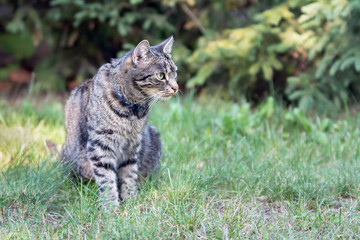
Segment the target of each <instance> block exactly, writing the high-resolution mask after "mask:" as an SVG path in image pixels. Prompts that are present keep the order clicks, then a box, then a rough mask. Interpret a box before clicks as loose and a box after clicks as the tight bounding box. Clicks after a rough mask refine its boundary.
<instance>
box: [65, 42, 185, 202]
mask: <svg viewBox="0 0 360 240" xmlns="http://www.w3.org/2000/svg"><path fill="white" fill-rule="evenodd" d="M173 42H174V39H173V37H170V38H168V39H167V40H165V41H164V42H162V43H161V44H159V45H156V46H152V47H150V45H149V42H148V41H147V40H143V41H141V42H140V43H139V44H138V45H137V47H136V48H135V49H134V50H132V51H129V52H128V53H126V54H125V55H124V56H122V57H121V58H120V59H113V60H112V61H111V63H107V64H104V65H103V66H101V67H100V69H99V71H98V72H97V74H96V75H95V76H94V77H93V78H92V79H90V80H87V81H85V82H83V83H82V84H80V85H79V86H78V87H77V88H75V89H74V90H73V91H72V93H71V95H70V97H69V99H68V101H67V103H66V107H65V119H66V122H65V125H66V139H65V143H64V145H63V147H62V150H61V159H62V161H63V162H64V163H65V164H66V165H68V166H69V167H70V168H71V169H72V171H73V172H74V173H75V174H76V175H77V176H79V177H81V178H82V179H83V180H85V181H87V180H94V181H95V182H96V184H97V185H98V187H99V192H100V195H102V196H103V197H104V199H105V201H106V203H107V204H113V205H115V206H118V205H119V200H126V199H128V198H130V197H132V196H134V195H135V194H136V192H137V187H136V182H137V178H138V174H140V175H141V176H143V177H146V176H148V175H149V174H151V172H153V171H154V170H156V169H157V168H159V159H160V156H161V141H160V134H159V132H158V131H157V130H156V128H155V127H154V126H150V125H147V119H148V116H149V110H150V108H151V106H152V105H153V103H154V102H155V101H157V100H158V99H168V98H170V97H171V96H173V95H175V94H176V93H177V92H178V84H177V83H176V80H177V74H176V71H177V67H176V65H175V63H174V62H173V60H172V58H171V54H170V53H171V49H172V45H173ZM119 193H120V196H119Z"/></svg>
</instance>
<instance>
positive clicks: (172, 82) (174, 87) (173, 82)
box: [169, 81, 179, 93]
mask: <svg viewBox="0 0 360 240" xmlns="http://www.w3.org/2000/svg"><path fill="white" fill-rule="evenodd" d="M169 85H170V87H171V89H172V90H173V91H174V93H177V91H178V90H179V85H178V84H177V83H176V82H175V81H171V82H170V84H169Z"/></svg>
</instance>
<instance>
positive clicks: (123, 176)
mask: <svg viewBox="0 0 360 240" xmlns="http://www.w3.org/2000/svg"><path fill="white" fill-rule="evenodd" d="M118 169H119V170H118V177H119V184H120V199H121V200H123V201H124V200H127V199H129V198H131V197H134V196H135V195H136V194H137V188H136V182H137V178H138V170H139V169H138V164H137V159H136V158H129V159H127V160H125V161H122V162H120V164H119V166H118Z"/></svg>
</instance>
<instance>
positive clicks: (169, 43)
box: [156, 36, 174, 54]
mask: <svg viewBox="0 0 360 240" xmlns="http://www.w3.org/2000/svg"><path fill="white" fill-rule="evenodd" d="M173 44H174V37H173V36H171V37H169V38H168V39H166V40H165V41H163V42H162V43H160V44H159V45H157V46H156V48H157V49H160V50H161V51H163V52H164V53H166V54H171V50H172V47H173Z"/></svg>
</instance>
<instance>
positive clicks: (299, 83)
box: [187, 0, 360, 111]
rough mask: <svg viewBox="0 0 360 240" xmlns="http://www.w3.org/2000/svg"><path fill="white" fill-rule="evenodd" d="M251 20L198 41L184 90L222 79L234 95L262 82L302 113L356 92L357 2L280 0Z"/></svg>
mask: <svg viewBox="0 0 360 240" xmlns="http://www.w3.org/2000/svg"><path fill="white" fill-rule="evenodd" d="M254 8H256V6H254ZM252 19H253V21H254V23H249V24H247V25H246V26H243V27H240V28H230V29H227V30H224V31H222V32H221V34H220V35H216V36H213V35H209V36H206V35H205V36H204V37H203V38H202V39H201V40H200V41H199V45H198V48H197V50H196V51H195V52H194V53H193V55H192V56H191V58H190V61H191V62H192V63H194V64H196V65H198V66H199V68H198V71H197V72H196V74H195V76H194V77H193V78H191V79H190V80H189V82H188V84H187V86H188V87H195V86H199V85H203V84H204V83H205V82H207V83H211V82H212V81H213V82H217V79H219V78H221V79H222V83H223V85H225V86H227V88H228V92H229V93H230V94H232V95H233V96H238V95H239V91H243V92H244V91H249V90H250V91H251V90H252V89H254V88H256V87H257V86H259V85H261V82H262V81H267V82H270V83H269V87H270V88H271V87H275V88H276V89H275V90H276V91H278V92H279V93H280V94H284V95H286V96H287V98H288V99H289V100H291V101H297V102H298V103H299V106H300V108H302V109H303V110H308V109H311V108H317V109H318V110H324V111H326V110H327V109H328V108H327V107H326V106H335V107H337V108H340V107H341V105H342V104H344V103H348V102H349V100H354V99H353V97H354V96H358V95H359V94H360V91H359V90H360V82H359V81H358V75H359V72H360V44H357V43H358V42H359V39H358V34H359V30H360V28H359V21H360V2H358V1H348V0H331V1H323V0H318V1H306V0H299V1H283V2H282V3H280V4H278V5H276V4H273V5H272V6H271V7H270V8H269V9H267V10H265V11H262V12H259V13H257V14H255V15H254V17H253V18H252ZM224 70H225V71H224ZM209 76H210V77H209ZM211 76H212V77H211ZM285 81H286V82H285ZM285 83H286V89H285V90H286V91H283V90H282V89H281V88H279V86H283V85H284V84H285Z"/></svg>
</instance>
